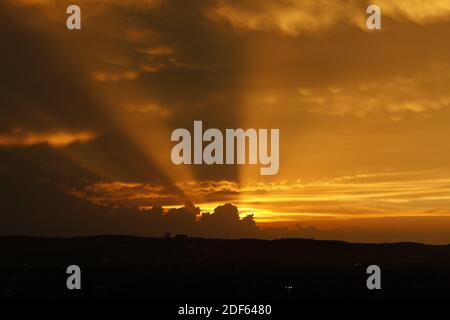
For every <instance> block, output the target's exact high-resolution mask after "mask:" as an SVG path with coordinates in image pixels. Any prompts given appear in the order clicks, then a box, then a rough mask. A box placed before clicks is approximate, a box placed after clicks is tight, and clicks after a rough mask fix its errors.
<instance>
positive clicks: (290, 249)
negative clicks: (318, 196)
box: [0, 236, 450, 301]
mask: <svg viewBox="0 0 450 320" xmlns="http://www.w3.org/2000/svg"><path fill="white" fill-rule="evenodd" d="M0 252H1V260H0V297H1V298H2V299H22V298H39V299H85V298H87V299H108V298H141V299H153V300H155V299H156V300H158V299H161V300H168V299H178V300H180V301H184V300H186V301H188V300H189V301H195V300H198V299H202V300H203V299H207V300H230V299H258V300H260V299H277V300H280V299H283V300H285V299H305V298H306V299H316V298H331V299H334V298H337V299H350V298H351V299H354V298H357V299H391V298H393V299H398V298H400V299H404V298H425V299H431V298H445V299H448V298H450V246H449V245H446V246H431V245H422V244H415V243H397V244H351V243H346V242H339V241H315V240H307V239H296V240H274V241H263V240H208V239H197V238H170V239H156V238H137V237H128V236H97V237H83V238H33V237H2V238H0ZM72 264H75V265H79V266H80V267H81V270H82V271H81V272H82V289H81V290H73V291H70V290H68V289H67V288H66V279H67V277H68V275H67V274H66V268H67V266H69V265H72ZM371 264H376V265H379V266H380V267H381V271H382V277H381V285H382V289H381V290H368V289H367V287H366V279H367V277H368V275H367V274H366V268H367V266H369V265H371Z"/></svg>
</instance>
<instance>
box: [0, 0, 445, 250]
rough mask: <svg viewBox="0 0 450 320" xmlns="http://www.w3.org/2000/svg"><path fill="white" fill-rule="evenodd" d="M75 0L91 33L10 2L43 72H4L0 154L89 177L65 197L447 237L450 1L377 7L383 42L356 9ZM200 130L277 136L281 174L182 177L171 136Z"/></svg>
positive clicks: (361, 4) (38, 7)
mask: <svg viewBox="0 0 450 320" xmlns="http://www.w3.org/2000/svg"><path fill="white" fill-rule="evenodd" d="M76 2H77V4H79V5H80V7H81V9H82V30H81V31H68V30H67V29H65V17H66V14H65V7H66V6H67V5H68V4H69V2H66V1H52V0H20V1H14V2H13V1H11V2H7V4H2V7H3V8H2V9H4V12H5V15H6V14H8V17H9V18H8V21H7V22H8V23H9V26H8V27H7V28H8V29H7V31H5V32H10V36H11V39H16V38H17V37H18V35H20V37H19V39H22V38H23V39H28V40H26V41H29V43H31V42H30V41H35V43H33V44H30V46H29V48H28V49H26V48H25V49H24V48H22V49H23V50H31V51H32V52H34V50H36V52H38V54H37V56H38V57H41V56H42V57H45V59H44V60H45V63H46V64H45V68H46V69H44V70H47V71H45V72H43V71H40V69H39V68H38V67H37V66H35V65H34V64H33V62H32V61H31V60H30V59H25V58H24V61H25V60H26V61H27V62H26V63H25V64H24V63H23V62H22V63H20V62H19V61H20V58H21V56H20V55H21V54H20V53H19V56H18V58H17V59H18V60H17V61H16V60H14V59H12V60H10V61H9V62H8V64H9V66H8V67H7V70H6V72H5V74H4V77H5V78H4V79H3V81H2V84H4V88H5V90H7V92H9V95H8V96H7V97H6V98H4V99H5V101H3V102H2V105H3V106H6V105H8V107H9V109H8V110H4V111H3V112H4V113H5V114H3V118H4V119H6V120H4V122H3V123H2V124H1V132H0V146H1V147H2V148H13V147H29V148H32V147H33V146H34V145H38V144H48V145H49V146H50V147H51V148H53V149H55V150H57V152H59V153H60V154H61V155H63V157H64V158H65V159H66V160H67V161H68V162H70V163H72V164H73V165H74V166H75V167H77V168H79V169H80V170H83V172H84V171H86V172H88V173H89V175H88V176H87V177H86V179H84V180H83V181H81V182H80V183H76V184H71V183H70V182H69V183H67V184H66V185H65V186H64V188H65V189H66V190H67V191H68V192H70V193H72V194H76V195H77V196H80V197H83V198H87V199H90V200H92V201H94V202H96V203H120V204H123V205H127V206H131V205H137V206H139V207H143V208H147V207H151V206H153V205H164V206H166V207H173V206H179V205H182V204H183V203H184V201H185V200H190V201H193V202H194V203H195V204H197V205H198V206H199V207H200V208H201V209H202V210H204V211H211V210H212V209H214V207H216V206H217V205H219V204H223V203H225V202H231V203H233V204H235V205H237V206H238V207H239V208H240V210H241V213H254V214H255V220H256V221H257V222H258V223H259V224H260V225H261V226H278V225H283V226H286V225H287V226H290V225H292V224H293V223H295V222H300V223H301V224H302V225H312V226H314V227H316V228H318V229H323V230H328V231H329V232H330V235H329V237H332V236H336V237H341V238H344V239H350V240H359V241H364V240H367V241H374V240H377V241H390V240H402V241H406V240H417V241H425V242H448V241H450V170H449V169H450V168H449V165H448V164H449V163H450V140H449V138H448V137H449V136H450V127H449V125H448V124H449V121H450V90H449V89H450V42H449V41H448V40H449V35H450V2H449V1H446V0H428V1H421V0H405V1H402V0H378V1H370V4H378V5H380V7H381V9H382V29H381V30H376V31H368V30H366V28H365V18H366V16H367V15H366V14H365V8H366V7H367V6H368V4H369V2H368V1H363V0H351V1H331V0H330V1H327V0H323V1H315V0H303V1H300V0H298V1H295V0H290V1H255V0H253V1H250V0H243V1H231V2H230V1H220V0H214V1H192V2H189V4H187V3H186V2H183V1H170V2H169V1H165V0H136V1H131V0H129V1H119V0H111V1H94V0H79V1H76ZM70 4H71V3H70ZM5 19H6V18H5ZM36 39H39V40H36ZM11 41H15V40H11ZM17 41H19V40H17ZM26 41H25V40H24V42H26ZM4 54H5V55H6V54H7V53H4ZM16 54H17V53H10V56H6V57H5V56H3V57H2V59H3V60H5V59H7V58H8V57H10V58H11V57H14V56H15V55H16ZM15 61H16V62H15ZM21 70H22V71H21ZM33 72H37V73H39V72H41V73H40V74H41V75H42V78H41V79H40V80H39V81H36V83H47V84H48V86H47V87H48V88H53V89H48V90H49V92H47V93H46V92H42V91H40V92H38V91H36V93H33V94H29V95H23V92H26V90H28V89H27V88H28V87H27V88H24V87H23V86H27V85H28V83H25V84H24V82H23V80H20V79H15V78H14V75H16V74H25V73H26V74H29V73H33ZM47 72H48V73H47ZM44 73H45V74H44ZM8 77H9V78H8ZM29 81H30V83H29V85H30V89H29V90H33V89H31V88H32V87H33V86H35V84H33V78H31V80H29ZM59 85H60V86H61V87H59ZM67 88H72V89H73V90H72V89H70V90H69V89H67ZM24 90H25V91H24ZM55 95H56V97H57V98H55ZM194 120H202V121H203V124H204V126H205V127H207V128H220V129H222V130H224V129H225V128H239V127H241V128H279V129H280V139H281V140H280V171H279V173H278V174H277V175H275V176H261V175H259V168H260V166H259V165H255V166H251V165H244V166H206V165H202V166H175V165H174V164H172V162H171V160H170V151H171V148H172V146H173V144H172V143H171V141H170V133H171V132H172V130H174V129H175V128H181V127H184V128H188V129H190V130H192V125H193V121H194ZM117 137H120V139H119V138H117ZM365 235H366V236H365Z"/></svg>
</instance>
